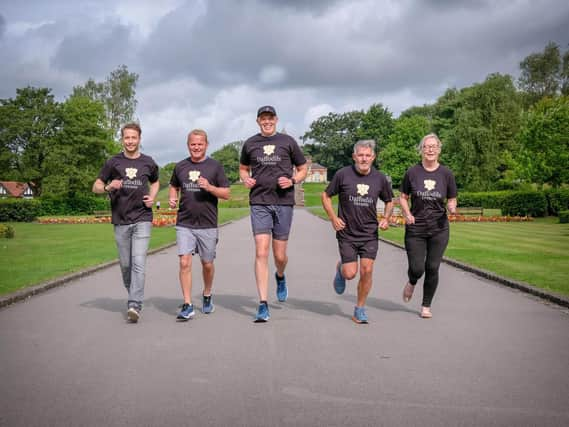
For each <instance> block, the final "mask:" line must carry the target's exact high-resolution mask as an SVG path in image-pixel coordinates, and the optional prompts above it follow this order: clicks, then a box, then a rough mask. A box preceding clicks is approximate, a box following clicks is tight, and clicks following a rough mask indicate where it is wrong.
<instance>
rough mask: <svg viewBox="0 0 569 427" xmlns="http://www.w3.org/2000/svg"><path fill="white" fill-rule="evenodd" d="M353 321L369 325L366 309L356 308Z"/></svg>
mask: <svg viewBox="0 0 569 427" xmlns="http://www.w3.org/2000/svg"><path fill="white" fill-rule="evenodd" d="M352 320H353V321H354V322H356V323H367V314H366V309H365V307H357V306H356V307H354V315H353V316H352Z"/></svg>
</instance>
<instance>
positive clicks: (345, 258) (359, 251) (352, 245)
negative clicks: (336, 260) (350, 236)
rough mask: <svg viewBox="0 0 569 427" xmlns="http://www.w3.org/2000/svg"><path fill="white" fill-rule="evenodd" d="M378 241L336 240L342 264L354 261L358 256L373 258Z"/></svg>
mask: <svg viewBox="0 0 569 427" xmlns="http://www.w3.org/2000/svg"><path fill="white" fill-rule="evenodd" d="M378 248H379V242H378V240H377V239H374V240H369V241H367V242H349V241H347V240H338V249H339V250H340V258H341V260H342V264H346V263H348V262H356V261H357V260H358V256H359V257H360V258H369V259H373V260H375V257H376V256H377V250H378Z"/></svg>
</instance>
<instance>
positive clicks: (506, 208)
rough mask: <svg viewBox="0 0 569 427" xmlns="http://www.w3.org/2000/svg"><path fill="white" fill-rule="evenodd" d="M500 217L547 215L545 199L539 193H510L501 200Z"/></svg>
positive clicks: (542, 193)
mask: <svg viewBox="0 0 569 427" xmlns="http://www.w3.org/2000/svg"><path fill="white" fill-rule="evenodd" d="M501 209H502V215H510V216H533V217H540V216H545V215H546V214H547V198H546V197H545V193H544V192H540V191H511V192H509V194H507V195H506V197H504V199H503V200H502V206H501Z"/></svg>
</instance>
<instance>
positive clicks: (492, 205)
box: [458, 191, 512, 209]
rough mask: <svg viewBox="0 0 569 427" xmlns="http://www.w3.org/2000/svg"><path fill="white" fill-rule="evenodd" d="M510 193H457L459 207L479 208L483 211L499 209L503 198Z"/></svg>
mask: <svg viewBox="0 0 569 427" xmlns="http://www.w3.org/2000/svg"><path fill="white" fill-rule="evenodd" d="M511 193H512V191H489V192H484V193H470V192H464V193H462V192H460V191H459V192H458V205H459V206H481V207H483V208H485V209H500V208H501V206H502V203H503V201H504V198H505V197H506V196H507V195H508V194H511Z"/></svg>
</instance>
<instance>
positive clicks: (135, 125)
mask: <svg viewBox="0 0 569 427" xmlns="http://www.w3.org/2000/svg"><path fill="white" fill-rule="evenodd" d="M125 129H132V130H135V131H137V132H138V136H142V129H140V125H139V124H138V123H136V122H131V123H127V124H125V125H123V127H122V128H121V137H123V136H124V131H125Z"/></svg>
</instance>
